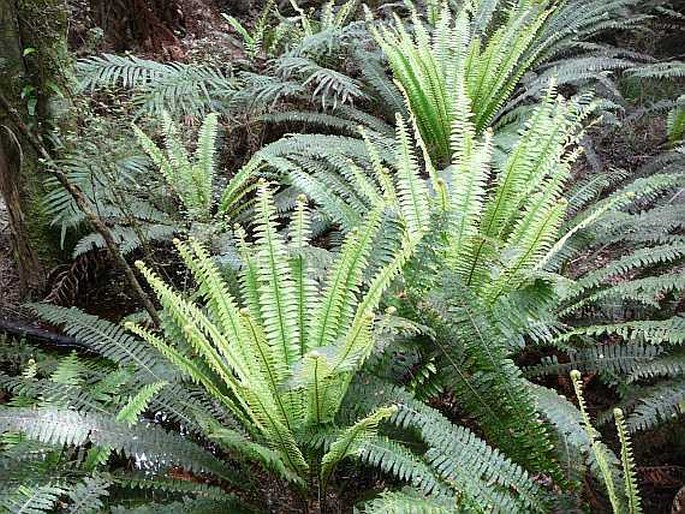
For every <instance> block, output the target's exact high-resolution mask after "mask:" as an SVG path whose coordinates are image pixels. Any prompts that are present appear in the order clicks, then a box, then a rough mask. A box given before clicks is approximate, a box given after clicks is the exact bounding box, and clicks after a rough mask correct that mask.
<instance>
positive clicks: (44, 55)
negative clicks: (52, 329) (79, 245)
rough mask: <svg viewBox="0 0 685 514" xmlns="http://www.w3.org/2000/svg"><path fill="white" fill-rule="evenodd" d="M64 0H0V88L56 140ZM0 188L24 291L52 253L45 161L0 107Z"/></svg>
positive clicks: (64, 96) (66, 65) (63, 106)
mask: <svg viewBox="0 0 685 514" xmlns="http://www.w3.org/2000/svg"><path fill="white" fill-rule="evenodd" d="M68 21H69V10H68V6H67V4H66V0H0V94H1V95H2V96H3V97H5V98H6V99H8V100H9V102H10V103H11V105H13V106H14V108H15V109H16V110H17V111H18V112H19V113H20V115H21V118H22V119H23V120H24V121H25V123H26V124H27V125H29V126H30V127H31V129H32V130H33V131H34V132H35V133H36V134H39V135H41V136H42V137H43V138H44V139H46V140H48V139H49V138H47V137H46V136H47V135H48V134H49V135H50V137H51V138H55V139H56V140H63V139H64V138H63V135H64V134H65V133H66V132H67V131H70V130H71V129H72V127H71V126H70V125H69V123H71V121H70V120H71V119H72V118H71V116H72V110H71V107H72V104H71V101H70V93H69V79H68V77H69V73H70V70H71V69H72V62H71V58H70V56H69V53H68V51H67V46H66V36H67V26H68ZM0 145H1V148H0V193H1V194H2V197H3V199H4V202H5V203H6V205H7V207H8V210H9V212H10V220H9V221H10V231H11V236H12V237H11V241H12V245H13V249H12V250H13V255H14V257H15V260H16V265H17V268H18V271H19V275H20V277H21V280H22V285H23V286H25V288H26V290H27V291H25V292H30V291H32V290H40V289H41V288H42V287H43V286H44V283H45V273H44V269H45V268H46V267H47V266H48V265H50V264H52V263H53V262H54V261H55V260H56V257H57V256H58V255H59V252H58V245H57V238H56V237H55V236H54V234H53V232H54V231H53V230H51V228H50V224H49V221H50V220H48V219H46V217H45V215H44V213H43V209H42V205H41V204H42V198H43V193H44V189H43V183H44V178H45V174H44V171H43V166H44V163H43V162H41V160H40V157H39V156H38V154H37V153H36V152H35V150H34V149H33V147H32V145H31V144H29V143H28V142H27V141H26V140H25V137H24V135H23V134H22V132H21V131H19V130H16V126H15V125H14V123H13V122H12V120H11V118H10V116H9V115H8V113H6V112H4V111H0Z"/></svg>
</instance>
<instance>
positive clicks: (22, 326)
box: [0, 319, 97, 356]
mask: <svg viewBox="0 0 685 514" xmlns="http://www.w3.org/2000/svg"><path fill="white" fill-rule="evenodd" d="M0 334H5V335H7V336H9V337H14V338H18V339H25V340H27V341H29V342H31V343H35V344H38V345H39V346H41V347H44V348H47V349H53V350H61V351H77V352H78V353H79V354H82V355H88V356H93V355H97V354H96V353H95V352H93V351H92V350H90V349H89V348H88V347H87V346H85V345H84V344H82V343H80V342H78V341H77V340H76V339H74V338H73V337H71V336H65V335H62V334H57V333H55V332H50V331H49V330H45V329H42V328H39V327H35V326H32V325H28V324H26V323H21V322H18V321H11V320H4V319H0Z"/></svg>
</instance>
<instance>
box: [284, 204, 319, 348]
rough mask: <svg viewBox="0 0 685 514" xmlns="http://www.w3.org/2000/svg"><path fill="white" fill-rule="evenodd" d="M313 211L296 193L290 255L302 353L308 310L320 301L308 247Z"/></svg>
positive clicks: (313, 308)
mask: <svg viewBox="0 0 685 514" xmlns="http://www.w3.org/2000/svg"><path fill="white" fill-rule="evenodd" d="M311 232H312V230H311V211H310V210H309V206H308V205H307V198H306V197H305V196H304V195H299V196H298V197H297V201H296V206H295V214H294V216H293V220H292V222H291V224H290V239H291V248H292V249H291V255H290V272H291V276H292V278H293V282H294V286H295V297H296V301H297V335H298V345H299V351H300V356H302V355H304V354H305V353H306V347H307V337H308V330H309V316H308V312H311V311H313V310H315V309H316V306H317V304H318V298H317V294H316V293H317V291H318V287H317V284H316V282H315V281H314V279H313V277H312V269H311V267H310V265H309V259H308V258H307V255H306V252H305V251H304V249H305V247H306V246H307V245H308V242H309V239H310V237H311Z"/></svg>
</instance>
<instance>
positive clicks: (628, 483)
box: [614, 409, 642, 514]
mask: <svg viewBox="0 0 685 514" xmlns="http://www.w3.org/2000/svg"><path fill="white" fill-rule="evenodd" d="M614 419H615V421H616V430H617V431H618V439H619V441H620V443H621V465H622V466H623V486H624V490H625V495H626V498H627V499H628V513H629V514H639V513H641V512H642V508H641V506H640V503H641V500H640V493H639V491H638V488H637V477H636V475H635V461H634V459H633V449H632V447H631V442H630V437H629V436H628V431H627V429H626V424H625V418H624V417H623V411H622V410H621V409H614Z"/></svg>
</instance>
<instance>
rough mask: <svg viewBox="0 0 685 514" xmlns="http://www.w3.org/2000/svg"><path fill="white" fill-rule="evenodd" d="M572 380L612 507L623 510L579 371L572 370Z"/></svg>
mask: <svg viewBox="0 0 685 514" xmlns="http://www.w3.org/2000/svg"><path fill="white" fill-rule="evenodd" d="M571 382H572V383H573V389H574V391H575V393H576V398H577V399H578V408H579V410H580V414H581V416H582V419H583V427H584V428H585V431H586V433H587V435H588V438H589V439H590V441H592V443H591V446H592V452H593V453H594V456H595V460H596V462H597V465H598V467H599V471H600V473H601V475H600V476H601V478H602V480H603V482H604V486H605V487H606V490H607V493H608V495H609V501H610V502H611V507H612V509H613V511H614V512H615V513H619V512H622V509H621V503H620V501H619V498H618V495H617V493H616V484H615V483H614V476H613V474H612V473H611V470H610V468H609V462H608V459H607V456H606V454H605V449H604V447H603V446H601V445H600V435H599V432H597V430H596V429H595V428H594V427H593V426H592V422H591V421H590V416H589V415H588V413H587V408H586V406H585V398H584V396H583V383H582V380H581V375H580V372H579V371H577V370H573V371H571Z"/></svg>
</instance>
